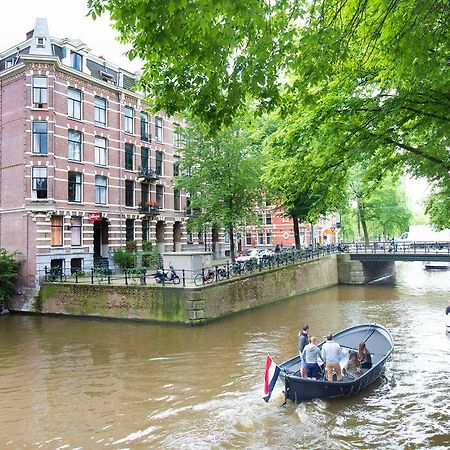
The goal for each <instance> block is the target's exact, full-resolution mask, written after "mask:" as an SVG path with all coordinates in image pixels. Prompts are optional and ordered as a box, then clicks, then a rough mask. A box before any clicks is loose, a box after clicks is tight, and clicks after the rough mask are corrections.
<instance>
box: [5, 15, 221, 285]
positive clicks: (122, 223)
mask: <svg viewBox="0 0 450 450" xmlns="http://www.w3.org/2000/svg"><path fill="white" fill-rule="evenodd" d="M135 80H136V76H135V74H133V73H130V72H128V71H126V70H123V69H121V68H120V67H118V66H116V65H114V64H112V63H111V62H109V61H105V60H104V59H103V58H102V57H97V56H94V55H93V54H91V53H90V50H89V48H88V47H87V46H86V45H85V44H84V43H82V42H81V41H79V40H70V39H58V38H54V37H51V36H50V34H49V30H48V26H47V21H46V19H37V22H36V26H35V28H34V30H33V31H31V32H29V33H28V34H27V35H26V40H25V41H24V42H21V43H19V44H18V45H17V46H15V47H14V48H11V49H8V50H6V51H3V52H2V53H0V108H1V109H0V167H1V172H0V247H4V248H6V249H7V250H9V251H12V250H18V251H20V252H21V254H22V259H23V266H22V278H21V280H20V284H21V285H22V286H32V285H34V284H35V283H36V282H37V281H38V278H39V275H40V274H41V273H42V271H43V269H44V267H46V266H47V267H48V268H50V267H62V268H64V269H65V270H66V271H67V270H69V269H78V268H90V267H92V266H93V265H94V264H97V265H104V264H107V261H108V260H110V258H111V254H112V251H113V250H114V249H117V248H120V247H124V246H125V242H126V241H128V240H135V241H136V243H137V244H138V248H140V246H141V245H142V241H143V240H148V241H150V242H152V243H155V244H157V245H158V247H159V249H160V251H161V252H167V251H180V250H184V249H186V248H191V249H195V248H196V247H198V248H202V249H203V248H204V247H205V245H207V244H206V243H205V235H204V234H203V233H202V234H199V235H198V236H191V235H189V234H188V233H187V232H186V221H187V218H188V216H189V214H188V212H187V211H186V203H187V198H186V195H185V194H184V193H183V192H180V191H177V190H175V189H174V187H173V183H172V180H173V177H174V176H175V175H177V171H178V167H177V161H178V159H179V154H178V152H179V144H180V139H179V133H178V131H177V130H178V128H177V126H178V125H179V126H182V125H183V123H181V122H180V121H179V120H178V119H176V118H173V117H167V116H166V115H165V114H163V113H161V114H158V115H157V116H151V115H150V114H149V113H148V112H147V111H146V109H147V108H146V106H147V105H146V104H145V103H144V102H143V97H142V95H140V94H139V93H136V92H134V91H133V90H132V87H133V85H134V83H135ZM210 236H211V235H210ZM214 236H215V239H216V240H218V239H219V235H218V233H215V234H214ZM206 240H208V236H207V237H206ZM210 240H211V239H210ZM216 250H218V248H217V247H216Z"/></svg>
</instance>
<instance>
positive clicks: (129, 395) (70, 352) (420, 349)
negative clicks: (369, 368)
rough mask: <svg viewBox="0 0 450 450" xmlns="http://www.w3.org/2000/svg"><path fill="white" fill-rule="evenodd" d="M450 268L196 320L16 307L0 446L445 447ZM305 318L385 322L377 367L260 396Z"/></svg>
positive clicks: (418, 270)
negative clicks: (333, 386) (339, 393)
mask: <svg viewBox="0 0 450 450" xmlns="http://www.w3.org/2000/svg"><path fill="white" fill-rule="evenodd" d="M449 299H450V273H448V272H427V271H425V270H423V269H422V266H421V264H419V263H398V265H397V278H396V281H395V283H394V284H384V285H370V286H364V287H350V286H341V287H336V288H330V289H326V290H322V291H320V292H316V293H312V294H310V295H305V296H302V297H299V298H296V299H293V300H289V301H284V302H281V303H278V304H276V305H271V306H267V307H264V308H261V309H258V310H254V311H250V312H247V313H244V314H240V315H236V316H234V317H231V318H228V319H226V320H221V321H218V322H215V323H211V324H209V325H206V326H203V327H198V328H184V327H174V326H160V325H149V324H142V323H130V322H128V323H124V322H117V321H97V320H79V319H60V318H51V317H38V316H37V317H35V316H23V315H11V316H8V317H2V318H1V320H0V344H1V353H0V380H1V383H0V448H1V449H8V448H11V449H17V448H32V449H35V448H36V449H38V448H39V449H75V448H76V449H81V448H82V449H96V448H112V449H128V448H129V449H147V448H161V447H164V448H168V449H175V448H176V449H212V448H214V449H216V448H225V449H232V448H237V449H244V448H245V449H281V448H283V449H284V448H295V449H325V448H326V449H355V448H356V449H357V448H361V449H368V448H369V449H370V448H383V449H423V448H437V449H439V448H442V449H443V448H448V447H449V446H450V429H449V424H450V338H449V337H447V335H446V333H445V316H444V308H445V306H446V305H447V303H448V300H449ZM305 322H308V323H309V324H310V333H311V334H313V335H316V336H318V337H320V338H322V337H323V336H324V335H325V334H326V333H327V332H329V331H338V330H340V329H342V328H345V327H348V326H351V325H354V324H358V323H365V322H379V323H381V324H383V325H384V326H386V327H387V328H388V329H389V330H390V331H391V333H392V335H393V337H394V339H395V344H396V348H395V351H394V353H393V355H392V357H391V359H390V360H389V362H388V364H387V370H386V373H385V376H384V377H383V378H382V379H381V380H380V381H378V382H377V383H375V384H374V385H373V386H371V387H369V388H368V389H367V390H365V391H363V392H362V393H360V394H358V395H356V396H354V397H350V398H345V399H334V400H325V401H324V400H314V401H310V402H305V403H303V404H300V405H296V404H294V403H288V404H287V406H285V407H282V406H281V405H282V403H283V400H284V397H283V394H282V386H281V384H279V385H278V386H277V387H276V389H275V391H274V394H273V395H272V399H271V401H270V402H269V403H265V402H264V401H263V400H262V394H263V392H262V391H263V371H264V364H265V359H266V355H267V352H270V354H271V355H272V357H273V359H274V360H275V361H278V362H282V361H283V360H285V359H287V358H289V357H291V356H293V355H294V354H295V353H296V351H297V334H298V331H299V329H300V328H301V327H302V326H303V324H304V323H305Z"/></svg>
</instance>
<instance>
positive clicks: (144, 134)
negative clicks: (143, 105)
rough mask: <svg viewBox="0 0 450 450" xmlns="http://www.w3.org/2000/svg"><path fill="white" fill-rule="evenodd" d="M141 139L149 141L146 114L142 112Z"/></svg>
mask: <svg viewBox="0 0 450 450" xmlns="http://www.w3.org/2000/svg"><path fill="white" fill-rule="evenodd" d="M141 141H145V142H149V141H150V136H149V133H148V114H146V113H144V112H141Z"/></svg>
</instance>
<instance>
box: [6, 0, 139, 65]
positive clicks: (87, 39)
mask: <svg viewBox="0 0 450 450" xmlns="http://www.w3.org/2000/svg"><path fill="white" fill-rule="evenodd" d="M87 12H88V8H87V0H12V1H4V2H2V5H1V19H2V26H1V29H0V52H3V51H5V50H7V49H8V48H10V47H12V46H14V45H16V44H18V43H19V42H22V41H24V40H25V34H26V33H27V32H28V31H30V30H32V29H33V28H34V25H35V22H36V18H37V17H45V18H46V19H47V23H48V27H49V30H50V35H51V36H54V37H58V38H66V37H67V38H71V39H80V40H81V41H83V42H84V43H85V44H86V45H87V46H88V47H89V48H90V49H91V51H92V53H93V54H94V55H97V56H103V57H104V58H105V59H106V60H108V61H111V62H113V63H115V64H117V65H119V66H121V67H122V68H123V69H127V70H130V71H131V72H134V71H136V70H139V69H140V64H139V63H138V62H137V61H133V62H131V61H129V60H128V58H127V57H126V56H125V55H124V53H125V52H126V50H127V48H126V47H124V46H122V45H121V44H119V42H117V40H116V36H117V33H116V32H115V31H113V30H112V29H111V27H110V26H109V18H108V17H107V16H102V17H101V18H98V19H97V20H95V21H94V20H92V19H91V18H90V17H86V14H87Z"/></svg>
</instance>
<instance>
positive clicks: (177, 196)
mask: <svg viewBox="0 0 450 450" xmlns="http://www.w3.org/2000/svg"><path fill="white" fill-rule="evenodd" d="M173 209H175V210H176V211H179V210H180V209H181V201H180V190H179V189H175V190H174V191H173Z"/></svg>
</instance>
